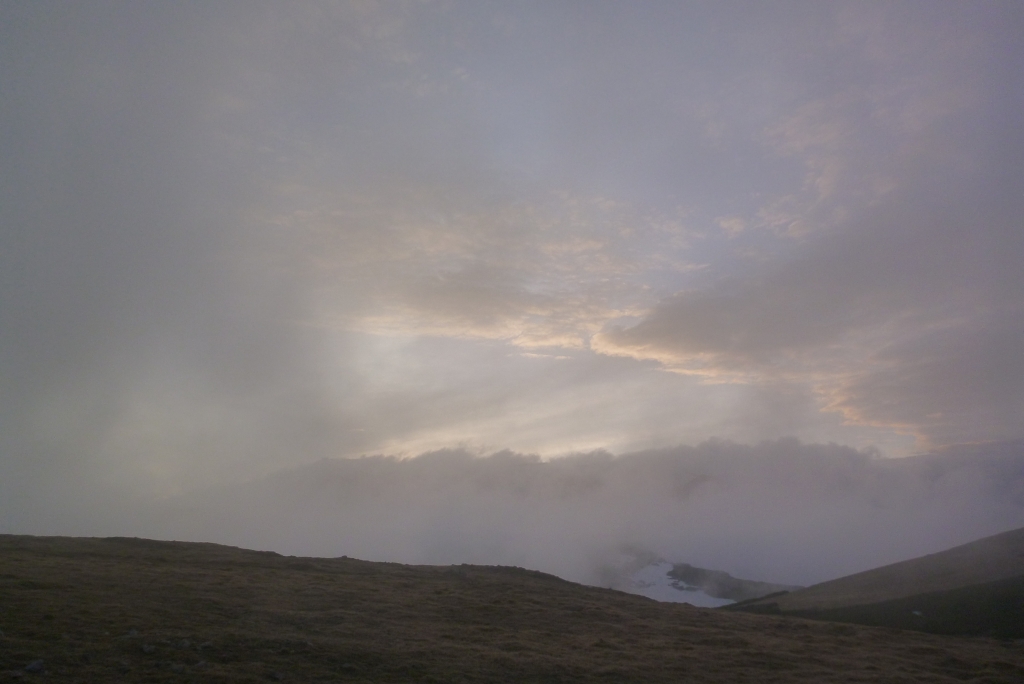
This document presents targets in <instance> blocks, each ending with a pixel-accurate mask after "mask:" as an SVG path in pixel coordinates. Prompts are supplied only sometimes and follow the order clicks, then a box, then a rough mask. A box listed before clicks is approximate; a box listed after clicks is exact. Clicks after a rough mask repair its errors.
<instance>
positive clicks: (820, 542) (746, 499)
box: [49, 440, 1024, 586]
mask: <svg viewBox="0 0 1024 684" xmlns="http://www.w3.org/2000/svg"><path fill="white" fill-rule="evenodd" d="M65 515H66V516H67V517H66V518H65V519H64V520H60V521H58V520H56V519H54V518H52V517H51V519H50V520H49V525H50V529H51V530H53V529H61V530H63V531H64V533H71V534H103V535H108V534H117V535H133V536H147V537H158V538H167V539H182V540H190V541H199V540H205V541H213V542H219V543H226V544H232V545H238V546H243V547H249V548H258V549H270V550H274V551H277V552H279V553H283V554H294V555H314V556H340V555H347V556H350V557H356V558H363V559H371V560H382V561H398V562H403V563H428V564H449V563H478V564H502V565H518V566H523V567H527V568H532V569H539V570H544V571H547V572H551V573H554V574H557V575H560V576H562V577H565V578H567V579H571V580H576V581H581V582H585V583H590V584H598V585H605V586H624V584H623V582H624V580H625V577H626V576H627V575H628V574H629V573H630V572H632V571H635V570H636V569H637V568H638V567H640V566H641V565H643V564H644V563H648V562H651V561H652V560H654V559H656V558H659V557H660V558H663V559H666V560H669V561H673V562H687V563H691V564H693V565H697V566H701V567H707V568H713V569H722V570H725V571H727V572H729V573H731V574H733V575H734V576H737V577H742V578H746V579H756V580H763V581H773V582H784V583H792V584H805V585H806V584H811V583H815V582H819V581H823V580H827V579H830V578H834V577H838V576H841V575H845V574H849V573H852V572H856V571H860V570H864V569H868V568H871V567H875V566H878V565H882V564H886V563H890V562H895V561H899V560H903V559H906V558H910V557H914V556H918V555H922V554H925V553H931V552H935V551H939V550H942V549H945V548H947V547H950V546H954V545H956V544H960V543H963V542H967V541H971V540H973V539H975V538H978V537H982V536H985V535H989V534H994V533H996V532H1000V531H1003V530H1006V529H1011V528H1014V527H1019V526H1022V525H1024V449H1022V445H1021V444H1020V443H1004V444H1001V445H988V446H979V447H972V448H965V447H962V448H959V449H957V450H948V451H946V452H944V453H940V454H932V455H926V456H917V457H910V458H905V459H883V458H878V457H877V455H876V454H873V453H870V452H867V453H865V452H858V451H855V450H853V449H850V448H848V447H842V446H837V445H815V444H802V443H800V442H797V441H795V440H780V441H774V442H765V443H762V444H759V445H756V446H742V445H739V444H734V443H729V442H721V441H710V442H706V443H703V444H701V445H699V446H696V447H678V448H674V449H665V450H655V451H645V452H638V453H632V454H627V455H622V456H612V455H610V454H607V453H600V452H598V453H590V454H582V455H577V456H570V457H566V458H560V459H553V460H548V461H542V460H540V459H538V458H536V457H531V456H527V455H522V454H515V453H511V452H500V453H495V454H491V455H489V456H483V457H481V456H477V455H473V454H470V453H467V452H465V451H457V450H452V451H439V452H433V453H428V454H423V455H421V456H419V457H417V458H412V459H406V460H400V459H396V458H389V457H369V458H361V459H352V460H341V459H339V460H324V461H320V462H318V463H315V464H312V465H308V466H303V467H299V468H296V469H292V470H287V471H282V472H278V473H276V474H272V475H270V476H266V477H264V478H262V479H258V480H254V481H250V482H247V483H243V484H233V485H228V486H221V487H217V488H210V489H206V490H200V491H195V492H192V493H190V494H187V495H179V496H176V497H171V498H167V499H164V500H161V501H157V502H142V501H136V502H134V503H129V502H127V501H123V502H119V503H118V502H113V501H106V500H94V501H92V502H90V503H89V504H88V505H87V506H84V507H79V508H77V509H75V510H74V511H73V512H72V511H70V509H69V511H67V512H66V513H65Z"/></svg>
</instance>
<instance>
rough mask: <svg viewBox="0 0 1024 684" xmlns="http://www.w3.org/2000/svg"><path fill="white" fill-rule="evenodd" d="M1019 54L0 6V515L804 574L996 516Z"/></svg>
mask: <svg viewBox="0 0 1024 684" xmlns="http://www.w3.org/2000/svg"><path fill="white" fill-rule="evenodd" d="M1022 36H1024V11H1022V8H1021V5H1020V3H1019V2H998V1H995V2H987V3H983V4H964V3H961V2H944V1H939V0H929V1H927V2H917V1H916V0H904V1H900V2H893V3H886V4H885V5H875V4H866V3H860V2H838V3H829V4H827V5H825V4H822V3H818V2H800V1H796V2H772V3H757V4H753V3H743V2H735V3H730V2H692V3H661V2H646V3H642V4H641V5H639V6H636V7H633V6H629V7H627V6H625V5H622V4H621V3H614V2H592V3H572V2H567V3H559V4H557V5H552V4H550V3H531V2H525V3H515V4H512V5H509V4H506V3H486V2H484V3H477V2H472V3H464V2H458V1H456V2H404V1H401V0H395V1H393V2H378V3H367V2H361V1H356V0H352V1H351V2H347V1H338V2H332V1H327V0H291V1H289V2H273V3H271V2H259V1H254V2H250V1H246V2H232V1H228V2H223V3H217V4H216V5H211V4H204V3H188V2H181V3H173V4H152V3H144V4H138V3H126V2H119V1H115V0H96V1H95V2H90V3H87V4H81V3H77V4H76V3H66V2H56V1H54V2H49V1H47V0H38V1H37V2H15V1H8V2H0V531H3V532H10V533H25V534H86V535H104V534H127V535H140V536H155V537H161V538H179V539H196V540H200V539H203V540H210V541H219V542H223V543H230V544H238V545H243V546H250V547H256V548H268V549H273V550H276V551H279V552H281V553H301V554H315V555H341V554H347V555H351V556H357V557H364V558H368V559H372V560H396V561H402V562H423V563H456V562H475V563H510V564H516V565H524V566H527V567H534V568H537V569H543V570H548V571H551V572H555V573H556V574H559V575H562V576H565V577H569V578H573V579H578V580H580V581H586V582H589V583H596V584H602V583H603V584H614V583H616V582H618V581H620V580H619V579H616V578H618V577H620V576H621V574H622V572H623V568H626V567H628V566H629V564H630V563H631V562H633V561H632V560H631V559H635V558H637V557H639V556H638V555H637V554H640V555H643V554H654V555H655V556H659V557H664V558H666V559H669V560H678V561H681V562H688V563H692V564H695V565H702V566H707V567H713V568H718V569H722V570H726V571H728V572H731V573H733V574H736V575H739V576H744V575H749V576H750V577H751V578H753V579H762V580H766V581H768V580H771V581H778V582H789V583H806V582H810V581H815V580H819V579H825V578H828V577H832V576H835V575H837V574H840V573H845V572H852V571H855V570H858V569H863V568H866V567H870V566H872V565H876V564H878V563H880V562H888V561H891V560H899V559H901V558H905V557H908V556H910V555H913V554H915V553H924V552H928V551H934V550H939V549H940V548H944V547H946V546H949V545H951V544H954V543H959V542H962V541H967V540H969V539H971V538H974V537H976V536H979V535H982V534H988V533H992V532H998V531H1001V530H1003V529H1007V528H1010V527H1013V526H1014V525H1021V524H1024V522H1022V518H1021V516H1020V506H1021V503H1020V502H1021V499H1020V496H1021V494H1020V491H1021V490H1020V484H1019V483H1020V475H1019V473H1020V471H1019V468H1018V466H1017V465H1014V464H1017V463H1019V459H1020V452H1021V449H1020V444H1021V440H1022V439H1024V420H1022V417H1024V363H1022V359H1024V324H1022V322H1024V304H1022V302H1024V300H1022V298H1021V296H1020V295H1021V292H1022V291H1024V278H1022V273H1024V270H1022V269H1021V268H1020V263H1022V261H1024V231H1022V230H1021V228H1020V227H1021V226H1022V225H1024V199H1022V198H1024V195H1022V194H1021V193H1020V186H1021V179H1022V178H1024V135H1022V133H1021V131H1022V129H1021V127H1020V125H1019V118H1020V112H1021V111H1022V108H1024V93H1022V90H1021V88H1020V74H1021V73H1024V44H1022ZM892 459H896V460H892Z"/></svg>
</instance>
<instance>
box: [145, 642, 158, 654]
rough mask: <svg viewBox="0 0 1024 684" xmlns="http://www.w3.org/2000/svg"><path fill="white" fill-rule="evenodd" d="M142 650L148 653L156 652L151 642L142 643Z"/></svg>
mask: <svg viewBox="0 0 1024 684" xmlns="http://www.w3.org/2000/svg"><path fill="white" fill-rule="evenodd" d="M142 652H143V653H146V654H149V653H154V652H156V646H154V645H153V644H142Z"/></svg>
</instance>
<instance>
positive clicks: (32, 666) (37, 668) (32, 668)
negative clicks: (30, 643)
mask: <svg viewBox="0 0 1024 684" xmlns="http://www.w3.org/2000/svg"><path fill="white" fill-rule="evenodd" d="M42 671H43V661H42V660H33V661H32V662H31V663H29V664H28V665H26V666H25V672H34V673H39V672H42Z"/></svg>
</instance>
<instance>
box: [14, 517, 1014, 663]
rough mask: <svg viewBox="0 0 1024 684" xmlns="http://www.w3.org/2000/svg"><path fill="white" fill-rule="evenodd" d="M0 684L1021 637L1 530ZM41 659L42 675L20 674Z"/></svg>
mask: <svg viewBox="0 0 1024 684" xmlns="http://www.w3.org/2000/svg"><path fill="white" fill-rule="evenodd" d="M0 630H2V631H3V636H2V637H0V681H4V680H15V679H17V680H20V681H31V680H39V681H48V682H58V681H80V682H106V681H147V682H161V681H168V682H187V681H197V682H198V681H203V682H244V681H251V682H266V681H294V682H318V681H324V682H327V681H331V682H333V681H365V682H371V681H372V682H441V681H452V682H498V681H502V682H504V681H517V682H628V681H636V682H640V681H643V682H679V681H689V682H702V681H703V682H743V681H750V682H755V681H756V682H771V681H777V682H793V681H813V682H831V681H865V682H868V681H870V682H877V681H893V682H897V681H903V682H909V681H915V682H924V681H931V682H952V681H976V682H1016V681H1021V680H1022V679H1024V644H1021V643H1011V642H997V641H993V640H989V639H964V638H953V637H939V636H933V635H926V634H920V633H914V632H900V631H895V630H883V629H873V628H868V627H853V626H847V625H824V624H822V623H814V622H808V621H804V620H801V619H796V618H779V617H772V616H763V615H750V614H729V613H722V612H718V611H710V610H702V609H696V608H692V607H689V606H684V605H678V604H659V603H656V602H654V601H650V600H648V599H645V598H642V597H638V596H633V595H629V594H624V593H621V592H616V591H611V590H606V589H598V588H594V587H584V586H580V585H576V584H572V583H569V582H565V581H563V580H560V579H557V578H555V577H552V576H549V575H544V574H541V573H536V572H530V571H526V570H519V569H513V568H492V567H476V566H458V567H417V566H403V565H397V564H385V563H369V562H365V561H357V560H350V559H312V558H291V557H282V556H278V555H275V554H270V553H259V552H253V551H243V550H239V549H233V548H229V547H223V546H215V545H211V544H190V543H175V542H153V541H145V540H131V539H69V538H37V537H15V536H6V535H0ZM35 660H42V661H43V667H45V669H46V671H47V672H46V674H45V675H43V674H32V673H26V672H25V670H24V667H25V665H27V664H28V663H30V662H32V661H35Z"/></svg>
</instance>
